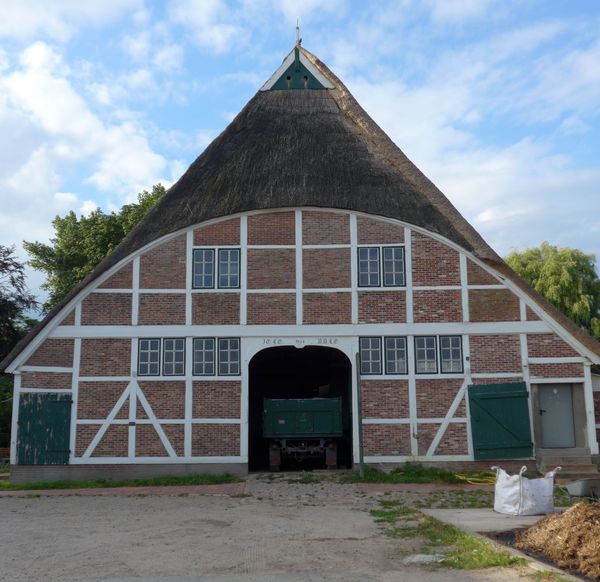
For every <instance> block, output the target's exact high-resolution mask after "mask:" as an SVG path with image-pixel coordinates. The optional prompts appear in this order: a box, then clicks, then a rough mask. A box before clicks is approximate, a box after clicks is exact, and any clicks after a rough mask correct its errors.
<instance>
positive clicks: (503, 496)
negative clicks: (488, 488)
mask: <svg viewBox="0 0 600 582" xmlns="http://www.w3.org/2000/svg"><path fill="white" fill-rule="evenodd" d="M526 470H527V467H525V466H523V467H521V470H520V471H519V474H518V475H509V474H508V473H507V472H506V471H505V470H504V469H501V468H500V467H492V471H496V486H495V490H494V493H495V494H494V511H496V512H497V513H506V514H508V515H543V514H546V513H552V512H553V511H554V475H555V474H556V473H557V472H558V471H560V467H556V469H554V470H553V471H550V472H548V473H546V474H545V475H544V476H543V477H540V478H538V479H527V477H524V476H523V473H525V471H526Z"/></svg>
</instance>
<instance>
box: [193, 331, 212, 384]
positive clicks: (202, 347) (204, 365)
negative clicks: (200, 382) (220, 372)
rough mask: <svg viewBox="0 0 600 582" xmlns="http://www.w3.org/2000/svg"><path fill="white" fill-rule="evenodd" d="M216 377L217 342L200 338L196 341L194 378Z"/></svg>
mask: <svg viewBox="0 0 600 582" xmlns="http://www.w3.org/2000/svg"><path fill="white" fill-rule="evenodd" d="M214 375H215V340H214V338H205V337H198V338H195V339H194V376H214Z"/></svg>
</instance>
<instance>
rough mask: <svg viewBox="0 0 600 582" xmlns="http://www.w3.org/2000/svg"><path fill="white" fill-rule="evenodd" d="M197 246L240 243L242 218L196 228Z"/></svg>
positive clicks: (195, 239)
mask: <svg viewBox="0 0 600 582" xmlns="http://www.w3.org/2000/svg"><path fill="white" fill-rule="evenodd" d="M194 244H195V245H197V246H207V247H212V246H215V247H216V246H221V245H239V244H240V219H239V218H231V219H228V220H222V221H221V222H217V223H215V224H211V225H208V226H202V227H200V228H197V229H196V230H194Z"/></svg>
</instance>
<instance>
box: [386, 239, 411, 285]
mask: <svg viewBox="0 0 600 582" xmlns="http://www.w3.org/2000/svg"><path fill="white" fill-rule="evenodd" d="M405 284H406V283H405V278H404V248H403V247H383V285H384V287H402V286H404V285H405Z"/></svg>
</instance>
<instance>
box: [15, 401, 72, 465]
mask: <svg viewBox="0 0 600 582" xmlns="http://www.w3.org/2000/svg"><path fill="white" fill-rule="evenodd" d="M72 403H73V400H72V398H71V395H70V394H55V393H54V394H53V393H41V394H34V393H31V392H30V393H26V394H21V399H20V400H19V420H18V423H17V463H18V464H19V465H67V464H68V463H69V435H70V433H71V404H72Z"/></svg>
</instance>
